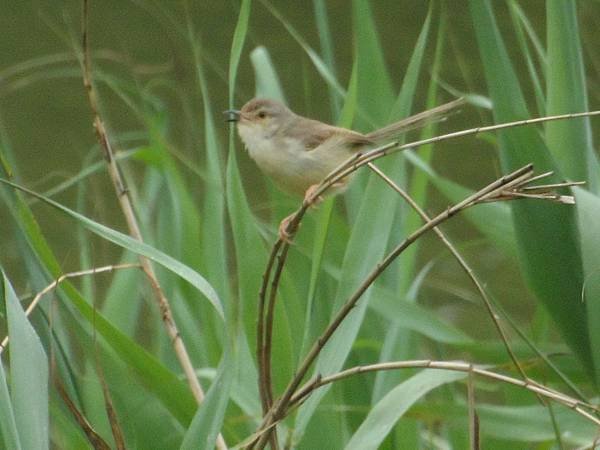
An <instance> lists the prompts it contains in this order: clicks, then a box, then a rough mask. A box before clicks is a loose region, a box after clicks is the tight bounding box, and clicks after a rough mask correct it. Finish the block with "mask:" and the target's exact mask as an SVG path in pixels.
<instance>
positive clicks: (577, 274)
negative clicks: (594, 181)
mask: <svg viewBox="0 0 600 450" xmlns="http://www.w3.org/2000/svg"><path fill="white" fill-rule="evenodd" d="M470 9H471V16H472V17H473V24H474V26H475V31H476V37H477V41H478V45H479V49H480V55H481V58H482V60H483V68H484V72H485V77H486V81H487V85H488V89H489V91H490V94H491V95H490V96H491V98H492V100H493V102H494V118H495V120H496V122H504V121H510V120H515V119H523V118H526V117H528V116H529V114H528V111H527V108H526V105H525V100H524V98H523V95H522V93H521V89H520V86H519V82H518V79H517V76H516V74H515V72H514V70H513V65H512V62H511V61H510V59H509V56H508V53H507V50H506V47H505V45H504V42H503V40H502V37H501V36H500V32H499V30H498V27H497V25H496V21H495V17H494V13H493V10H492V6H491V3H490V2H489V1H482V0H471V1H470ZM500 148H501V162H502V166H503V168H504V169H505V170H507V171H508V170H512V169H513V168H516V167H519V166H521V165H523V164H526V163H529V162H533V164H534V165H535V167H536V170H537V171H539V172H546V171H555V172H556V170H555V169H556V167H554V165H553V162H552V159H551V155H550V154H549V152H548V149H547V147H546V146H545V144H544V142H543V141H542V140H541V138H540V136H539V134H537V132H536V130H535V129H533V128H531V127H522V128H518V129H516V128H515V129H512V130H505V131H502V132H501V133H500ZM553 181H556V182H559V181H561V176H560V174H557V175H555V177H554V179H553V180H550V182H553ZM511 206H512V210H513V213H514V214H513V220H514V223H515V230H516V232H517V238H518V243H519V251H520V255H521V258H520V262H521V267H522V269H523V271H524V273H525V275H526V278H527V281H528V282H529V284H530V286H531V288H532V290H533V291H534V292H535V293H536V295H537V297H538V298H539V300H540V301H541V302H542V303H543V304H544V305H545V306H546V308H547V309H548V311H549V312H550V314H551V316H552V317H553V319H554V321H555V322H556V324H557V325H558V327H559V329H560V330H561V333H562V335H563V337H564V339H565V340H566V342H567V343H568V344H569V346H570V347H571V349H572V350H573V352H574V353H575V354H576V355H577V356H578V357H579V358H580V360H581V361H582V362H583V363H584V365H585V366H586V367H587V369H588V370H591V367H592V363H591V354H590V347H589V341H588V331H587V327H583V326H582V325H581V324H583V323H586V319H585V311H584V309H585V308H584V305H582V304H581V302H580V300H579V299H580V293H581V289H582V284H583V279H582V273H583V269H582V263H581V258H580V248H579V244H578V237H577V226H576V222H575V212H574V211H573V210H572V209H571V208H567V207H564V206H562V205H550V204H543V203H542V202H537V203H534V202H530V201H526V200H525V201H522V202H513V204H512V205H511Z"/></svg>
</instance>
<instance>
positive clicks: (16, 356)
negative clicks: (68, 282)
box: [2, 271, 50, 450]
mask: <svg viewBox="0 0 600 450" xmlns="http://www.w3.org/2000/svg"><path fill="white" fill-rule="evenodd" d="M2 280H3V281H2V290H3V294H2V296H3V300H4V302H6V313H7V322H8V335H9V336H10V342H11V343H10V345H11V351H10V385H11V399H12V407H13V411H14V418H15V423H16V425H17V430H18V432H19V441H20V443H21V444H22V445H23V448H27V449H40V450H43V449H48V448H49V447H50V442H49V422H48V362H47V360H46V353H45V352H44V348H43V346H42V343H41V342H40V338H39V337H38V335H37V334H36V332H35V330H34V329H33V327H32V326H31V324H30V323H29V321H28V320H27V317H26V316H25V311H23V308H22V307H21V303H20V302H19V299H18V298H17V295H16V294H15V291H14V290H13V288H12V286H11V285H10V281H9V280H8V278H7V277H6V275H5V273H4V271H2Z"/></svg>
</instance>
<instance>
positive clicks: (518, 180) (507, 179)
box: [251, 164, 533, 449]
mask: <svg viewBox="0 0 600 450" xmlns="http://www.w3.org/2000/svg"><path fill="white" fill-rule="evenodd" d="M532 177H533V166H532V165H531V164H528V165H526V166H524V167H522V168H521V169H518V170H516V171H515V172H513V173H511V174H509V175H506V176H504V177H501V178H500V179H498V180H496V181H494V182H493V183H491V184H489V185H488V186H486V187H485V188H483V189H481V190H480V191H478V192H476V193H474V194H473V195H471V196H469V197H467V198H466V199H464V200H463V201H461V202H459V203H458V204H456V205H454V206H453V207H450V208H448V209H447V210H446V211H444V212H442V213H440V214H438V215H437V216H436V217H435V218H433V219H432V220H430V221H429V222H427V223H426V224H425V225H423V226H422V227H421V228H419V229H418V230H416V231H415V232H413V233H412V234H411V235H409V236H408V237H407V238H406V239H405V240H404V241H403V242H402V243H400V244H399V245H398V246H397V247H396V248H395V249H394V250H393V251H392V252H391V253H390V254H388V255H387V256H386V257H385V258H384V259H383V260H382V261H381V262H380V263H379V264H377V266H376V267H375V268H374V270H373V271H372V272H371V273H370V274H369V276H367V278H366V279H365V280H364V281H363V283H362V284H361V285H360V286H359V287H358V289H357V290H356V291H355V293H354V294H353V295H352V296H351V297H350V298H349V299H348V300H347V301H346V303H345V304H344V305H343V306H342V308H341V309H340V311H339V312H338V313H337V315H336V316H335V317H334V319H333V320H332V321H331V322H330V324H329V325H328V326H327V328H326V329H325V331H324V332H323V333H322V334H321V336H320V337H319V338H318V339H317V341H316V342H315V344H313V346H312V347H311V349H310V350H309V352H308V354H307V356H306V357H305V359H304V361H303V362H302V363H301V364H300V367H299V368H298V370H297V372H296V374H295V376H294V377H293V379H292V380H291V382H290V383H289V384H288V386H287V388H286V389H285V391H284V393H283V394H282V396H281V398H280V399H279V400H278V401H276V402H275V404H274V405H273V406H272V408H271V409H270V410H269V413H268V414H267V415H266V416H265V418H264V420H263V424H262V425H261V428H265V427H269V428H270V426H271V425H272V424H273V423H274V422H277V421H279V420H280V419H281V418H283V417H284V416H285V414H286V413H287V409H288V406H289V402H290V399H291V397H292V396H293V394H294V393H295V391H296V390H297V389H298V386H299V385H300V383H301V381H302V379H303V378H304V376H305V375H306V373H307V372H308V370H309V368H310V367H311V365H312V364H313V362H314V361H315V360H316V358H317V356H318V355H319V354H320V352H321V350H322V349H323V347H324V346H325V344H326V343H327V341H328V340H329V339H330V338H331V336H332V335H333V333H334V332H335V330H337V328H338V327H339V325H340V324H341V323H342V321H343V320H344V319H345V318H346V316H347V315H348V314H349V313H350V311H351V310H352V309H353V308H354V306H355V305H356V303H357V302H358V300H359V299H360V297H361V296H362V294H363V293H364V292H365V291H366V290H367V289H368V288H369V287H370V286H371V284H372V283H373V282H374V281H375V280H376V279H377V278H378V277H379V275H381V273H383V271H384V270H385V269H386V268H387V267H388V266H389V265H390V264H391V263H392V262H393V261H394V260H395V259H396V258H397V257H398V256H399V255H400V254H401V253H402V252H403V251H404V250H405V249H406V248H407V247H408V246H409V245H410V244H412V243H413V242H414V241H416V240H417V239H418V238H419V237H420V236H422V235H423V234H424V233H425V232H426V231H428V230H430V229H432V228H434V227H436V226H437V225H439V224H440V223H442V222H443V221H445V220H447V219H449V218H451V217H452V216H454V215H455V214H456V213H458V212H460V211H462V210H464V209H466V208H468V207H470V206H473V205H475V204H477V203H480V202H482V201H486V200H490V199H494V198H500V197H501V196H503V195H507V193H511V192H518V191H519V189H521V188H522V187H523V186H525V185H526V184H527V183H528V182H529V180H530V179H531V178H532ZM303 207H304V205H303ZM283 245H285V244H283ZM283 255H284V254H283V253H282V256H283ZM279 270H280V269H279V268H276V271H279ZM272 289H273V287H272ZM271 298H273V303H274V299H275V295H274V294H272V295H271ZM269 307H270V308H271V306H269ZM270 436H271V431H268V432H266V433H264V434H263V435H261V437H260V438H259V440H258V442H256V446H257V448H259V449H262V448H264V445H265V444H266V441H267V440H269V439H270ZM254 444H255V443H252V444H251V448H253V446H254Z"/></svg>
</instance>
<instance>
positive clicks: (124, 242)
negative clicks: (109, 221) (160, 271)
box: [0, 179, 223, 317]
mask: <svg viewBox="0 0 600 450" xmlns="http://www.w3.org/2000/svg"><path fill="white" fill-rule="evenodd" d="M0 182H1V183H5V184H8V185H9V186H12V187H14V188H16V189H20V190H22V191H23V192H26V193H27V194H29V195H32V196H34V197H36V198H38V199H40V200H42V201H44V202H45V203H47V204H48V205H50V206H52V207H54V208H56V209H57V210H59V211H61V212H62V213H64V214H66V215H67V216H69V217H71V218H73V219H75V220H77V221H78V222H79V223H80V224H81V225H83V226H84V227H86V228H87V229H88V230H90V231H91V232H93V233H95V234H97V235H98V236H100V237H102V238H104V239H106V240H108V241H110V242H113V243H115V244H117V245H119V246H121V247H123V248H126V249H128V250H131V251H132V252H134V253H137V254H138V255H142V256H145V257H147V258H149V259H151V260H152V261H154V262H156V263H158V264H160V265H161V266H163V267H165V268H166V269H167V270H170V271H171V272H173V273H175V274H177V275H179V276H180V277H181V278H183V279H184V280H186V281H187V282H189V283H190V284H191V285H192V286H194V287H195V288H196V289H198V290H199V291H200V292H202V294H204V296H205V297H206V298H207V299H208V301H209V302H210V303H211V304H212V305H213V306H214V308H215V309H216V310H217V312H218V313H219V315H220V316H221V317H223V307H222V305H221V300H220V299H219V296H218V295H217V293H216V291H215V290H214V289H213V288H212V286H211V285H210V284H209V283H208V281H206V280H205V279H204V277H202V275H200V274H199V273H198V272H196V271H195V270H193V269H192V268H190V267H188V266H186V265H185V264H183V263H181V262H180V261H177V260H176V259H174V258H172V257H170V256H169V255H166V254H165V253H163V252H161V251H160V250H157V249H156V248H154V247H152V246H150V245H148V244H145V243H143V242H140V241H138V240H136V239H133V238H131V237H129V236H127V235H126V234H123V233H121V232H119V231H116V230H113V229H112V228H109V227H107V226H105V225H102V224H100V223H98V222H95V221H93V220H91V219H88V218H87V217H85V216H83V215H81V214H79V213H77V212H75V211H73V210H71V209H69V208H67V207H66V206H63V205H61V204H60V203H57V202H55V201H54V200H51V199H49V198H46V197H44V196H42V195H40V194H38V193H36V192H33V191H31V190H29V189H26V188H24V187H22V186H19V185H18V184H15V183H12V182H10V181H7V180H3V179H0Z"/></svg>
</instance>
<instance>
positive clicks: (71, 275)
mask: <svg viewBox="0 0 600 450" xmlns="http://www.w3.org/2000/svg"><path fill="white" fill-rule="evenodd" d="M141 267H142V266H141V265H140V264H113V265H110V266H103V267H94V268H92V269H87V270H78V271H77V272H69V273H65V274H63V275H61V276H60V277H58V278H57V279H56V280H54V281H53V282H52V283H50V284H49V285H48V286H46V287H45V288H44V289H42V290H41V291H40V292H38V293H37V294H35V296H34V297H33V300H32V301H31V303H30V304H29V306H28V307H27V309H26V310H25V315H26V316H27V317H29V315H30V314H31V312H32V311H33V310H34V309H35V307H36V306H37V305H38V303H39V302H40V300H41V299H42V297H43V296H44V295H46V294H47V293H48V292H50V291H52V290H53V289H55V288H56V287H57V286H58V285H59V284H60V283H62V282H63V281H65V280H67V279H69V278H78V277H81V276H84V275H95V274H98V273H104V272H113V271H115V270H120V269H132V268H138V269H139V268H141ZM7 345H8V336H6V337H5V338H4V339H3V340H2V343H0V354H2V352H3V351H4V349H5V348H6V346H7Z"/></svg>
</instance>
